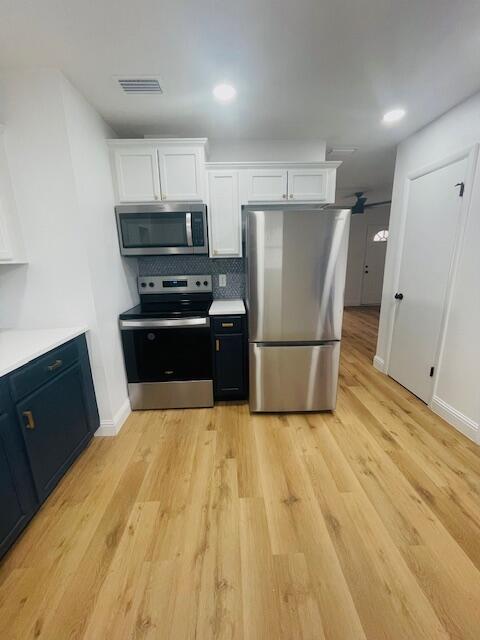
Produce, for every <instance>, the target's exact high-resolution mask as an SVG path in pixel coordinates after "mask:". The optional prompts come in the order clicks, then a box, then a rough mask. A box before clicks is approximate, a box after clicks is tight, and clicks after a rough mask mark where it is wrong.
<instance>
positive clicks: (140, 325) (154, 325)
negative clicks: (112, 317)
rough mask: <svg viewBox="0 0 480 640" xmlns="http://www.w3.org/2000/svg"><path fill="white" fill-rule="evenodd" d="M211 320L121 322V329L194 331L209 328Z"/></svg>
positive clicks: (182, 319)
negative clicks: (179, 328) (184, 329)
mask: <svg viewBox="0 0 480 640" xmlns="http://www.w3.org/2000/svg"><path fill="white" fill-rule="evenodd" d="M209 326H210V318H179V319H178V320H120V329H121V330H122V331H128V330H130V329H176V328H178V327H183V328H189V327H191V328H192V329H194V328H195V327H209Z"/></svg>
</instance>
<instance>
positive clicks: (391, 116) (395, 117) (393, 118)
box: [382, 109, 406, 124]
mask: <svg viewBox="0 0 480 640" xmlns="http://www.w3.org/2000/svg"><path fill="white" fill-rule="evenodd" d="M405 113H406V111H405V109H392V110H391V111H387V113H386V114H385V115H384V116H383V118H382V122H384V123H385V124H393V123H394V122H399V120H401V119H402V118H403V116H404V115H405Z"/></svg>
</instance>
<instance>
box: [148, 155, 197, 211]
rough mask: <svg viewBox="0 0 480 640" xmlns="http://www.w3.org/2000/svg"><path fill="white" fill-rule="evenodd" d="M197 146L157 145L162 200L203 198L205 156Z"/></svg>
mask: <svg viewBox="0 0 480 640" xmlns="http://www.w3.org/2000/svg"><path fill="white" fill-rule="evenodd" d="M202 151H203V150H202V149H201V148H200V147H199V146H196V147H187V146H183V145H170V146H168V145H165V146H163V145H162V146H160V147H158V161H159V165H160V183H161V187H162V199H163V200H189V201H192V200H193V201H195V200H200V201H202V200H203V199H204V189H203V177H204V171H205V167H204V165H205V158H204V155H203V153H202Z"/></svg>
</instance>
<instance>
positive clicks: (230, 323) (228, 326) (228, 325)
mask: <svg viewBox="0 0 480 640" xmlns="http://www.w3.org/2000/svg"><path fill="white" fill-rule="evenodd" d="M222 327H223V328H224V329H231V328H232V327H233V322H222Z"/></svg>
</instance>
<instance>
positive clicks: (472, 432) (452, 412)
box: [430, 396, 480, 444]
mask: <svg viewBox="0 0 480 640" xmlns="http://www.w3.org/2000/svg"><path fill="white" fill-rule="evenodd" d="M430 409H431V410H432V411H433V412H434V413H436V414H437V415H438V416H440V417H441V418H443V419H444V420H446V421H447V422H448V423H449V424H451V425H452V426H453V427H455V428H456V429H458V430H459V431H460V432H461V433H463V435H464V436H467V438H470V440H473V442H475V443H476V444H480V439H479V436H480V427H479V425H478V422H475V420H472V419H471V418H469V417H468V416H465V415H464V414H463V413H460V411H458V410H457V409H455V408H454V407H452V406H451V405H449V404H447V403H446V402H445V401H444V400H442V399H441V398H439V397H438V396H434V397H433V398H432V401H431V403H430Z"/></svg>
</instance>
